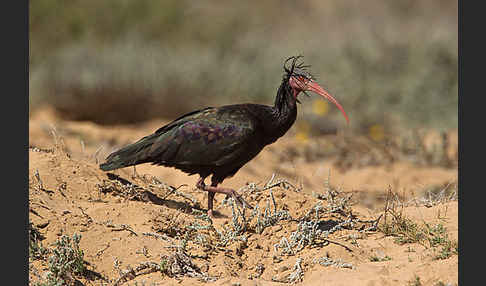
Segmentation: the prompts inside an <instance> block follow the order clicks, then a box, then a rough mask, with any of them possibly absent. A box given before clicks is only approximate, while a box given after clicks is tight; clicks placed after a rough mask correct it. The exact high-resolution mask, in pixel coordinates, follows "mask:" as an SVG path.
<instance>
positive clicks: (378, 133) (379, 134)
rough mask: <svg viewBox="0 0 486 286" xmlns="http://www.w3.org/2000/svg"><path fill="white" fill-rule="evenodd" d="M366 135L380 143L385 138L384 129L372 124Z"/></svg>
mask: <svg viewBox="0 0 486 286" xmlns="http://www.w3.org/2000/svg"><path fill="white" fill-rule="evenodd" d="M368 135H369V136H370V137H371V139H373V140H375V141H381V140H383V138H385V129H384V128H383V126H381V125H379V124H373V125H371V126H370V128H369V129H368Z"/></svg>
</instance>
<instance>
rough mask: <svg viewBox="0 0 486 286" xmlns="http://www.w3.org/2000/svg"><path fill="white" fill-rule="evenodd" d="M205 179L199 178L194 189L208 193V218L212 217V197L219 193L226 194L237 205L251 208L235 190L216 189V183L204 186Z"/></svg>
mask: <svg viewBox="0 0 486 286" xmlns="http://www.w3.org/2000/svg"><path fill="white" fill-rule="evenodd" d="M204 179H205V178H202V177H201V178H200V179H199V181H197V184H196V187H197V188H198V189H201V190H204V191H207V192H208V216H210V217H213V200H214V195H215V194H216V193H221V194H226V195H229V196H232V197H233V198H234V199H235V201H236V202H237V203H239V204H240V205H243V206H247V207H249V208H253V206H251V205H250V204H249V203H247V202H246V201H245V200H244V199H243V198H242V197H241V195H240V194H238V193H237V192H236V191H235V190H233V189H229V188H220V187H217V185H218V182H212V183H211V186H206V184H205V183H204Z"/></svg>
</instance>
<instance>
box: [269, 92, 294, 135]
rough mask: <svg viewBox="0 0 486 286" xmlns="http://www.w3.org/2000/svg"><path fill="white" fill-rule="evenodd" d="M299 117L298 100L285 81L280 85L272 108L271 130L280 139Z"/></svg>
mask: <svg viewBox="0 0 486 286" xmlns="http://www.w3.org/2000/svg"><path fill="white" fill-rule="evenodd" d="M296 118H297V102H296V100H295V97H294V96H293V95H292V90H291V88H290V87H289V86H288V85H287V84H285V82H284V83H282V85H280V87H279V89H278V91H277V97H276V98H275V104H274V106H273V108H272V122H271V123H270V126H269V129H270V130H269V131H271V133H272V134H273V135H274V136H275V137H276V138H275V140H276V139H278V138H279V137H281V136H283V135H284V134H285V133H286V132H287V131H288V130H289V129H290V127H292V125H293V124H294V122H295V119H296Z"/></svg>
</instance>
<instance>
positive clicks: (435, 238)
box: [378, 189, 459, 259]
mask: <svg viewBox="0 0 486 286" xmlns="http://www.w3.org/2000/svg"><path fill="white" fill-rule="evenodd" d="M453 199H454V198H451V200H453ZM456 199H457V198H456ZM441 202H444V201H443V200H441ZM427 204H429V203H428V202H425V205H427ZM405 206H406V204H405V203H403V202H401V201H400V200H399V199H398V196H397V195H396V194H394V193H393V192H392V191H391V189H389V190H388V195H387V200H386V204H385V211H384V214H383V217H382V218H381V223H380V224H379V226H378V229H379V230H380V232H382V233H384V234H385V235H386V236H392V237H394V238H395V239H394V241H395V242H396V243H398V244H407V243H419V244H420V245H422V246H424V247H426V248H430V249H432V250H433V252H434V254H433V258H434V259H447V258H449V257H450V256H451V255H457V254H458V252H459V248H458V247H459V245H458V242H457V241H455V240H451V239H450V238H449V235H448V234H447V229H446V228H445V227H444V225H443V224H441V223H439V224H433V225H432V224H430V223H427V222H425V221H423V222H417V221H414V220H412V219H410V218H408V217H407V216H406V214H405V213H404V207H405Z"/></svg>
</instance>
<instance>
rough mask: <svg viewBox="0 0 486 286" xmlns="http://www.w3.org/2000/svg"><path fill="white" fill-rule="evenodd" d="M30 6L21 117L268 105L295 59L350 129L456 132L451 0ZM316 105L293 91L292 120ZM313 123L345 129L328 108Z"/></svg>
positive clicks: (130, 118) (131, 117) (170, 0)
mask: <svg viewBox="0 0 486 286" xmlns="http://www.w3.org/2000/svg"><path fill="white" fill-rule="evenodd" d="M29 5H30V6H29V12H30V23H29V24H30V31H29V33H30V59H29V62H30V69H29V70H30V75H29V76H30V86H29V90H30V109H31V110H35V109H36V108H38V107H39V106H41V105H43V104H49V105H52V106H54V107H55V108H56V110H57V111H59V113H60V114H61V115H62V116H64V117H66V118H68V119H75V120H92V121H95V122H98V123H102V124H113V123H133V122H137V121H140V120H146V119H152V118H157V117H160V118H167V119H170V118H173V117H175V116H178V115H181V114H182V113H184V112H188V111H191V110H194V109H197V108H202V107H204V106H211V105H212V106H216V105H223V104H232V103H240V102H255V103H264V104H272V103H273V98H274V96H275V93H276V89H277V87H278V86H279V84H280V82H281V76H282V73H283V70H282V65H283V62H284V60H285V59H286V58H287V57H289V56H292V55H297V54H302V55H304V56H305V61H306V63H308V64H311V65H312V67H311V71H312V72H313V74H314V75H316V77H317V79H318V82H319V83H320V84H322V85H323V86H324V87H325V88H327V89H328V90H329V91H330V93H331V94H333V95H334V96H335V97H336V98H337V99H338V100H339V101H340V102H341V104H342V105H343V106H344V108H345V110H346V112H347V113H348V115H349V116H350V120H351V127H352V128H353V130H368V129H367V128H369V127H370V126H376V125H379V126H383V127H384V128H385V129H386V130H387V131H390V130H392V129H394V128H396V127H397V126H405V127H407V128H408V127H427V128H438V129H450V128H457V121H458V112H457V105H458V61H457V59H458V55H457V54H458V50H457V38H458V35H457V34H458V28H457V25H458V24H457V1H451V0H429V1H419V0H394V1H386V0H369V1H366V2H363V1H358V0H348V1H319V0H314V1H291V0H282V1H277V0H274V1H222V0H216V1H184V0H166V1H151V0H137V1H129V0H113V1H111V0H110V1H108V0H107V1H95V0H83V1H81V0H69V1H68V0H32V1H29ZM313 99H314V98H313ZM313 99H306V98H305V97H303V99H302V101H303V105H302V107H301V109H303V110H301V112H300V115H299V116H304V117H306V116H308V117H312V116H314V115H313V114H312V104H309V103H310V101H311V100H313ZM314 117H315V116H314ZM317 117H318V119H317V120H321V121H324V120H325V119H326V120H327V119H329V120H335V121H336V122H338V123H339V124H341V123H344V120H343V118H342V117H341V115H340V113H339V111H338V110H337V108H334V107H330V108H329V113H328V114H326V116H325V117H319V116H317Z"/></svg>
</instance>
